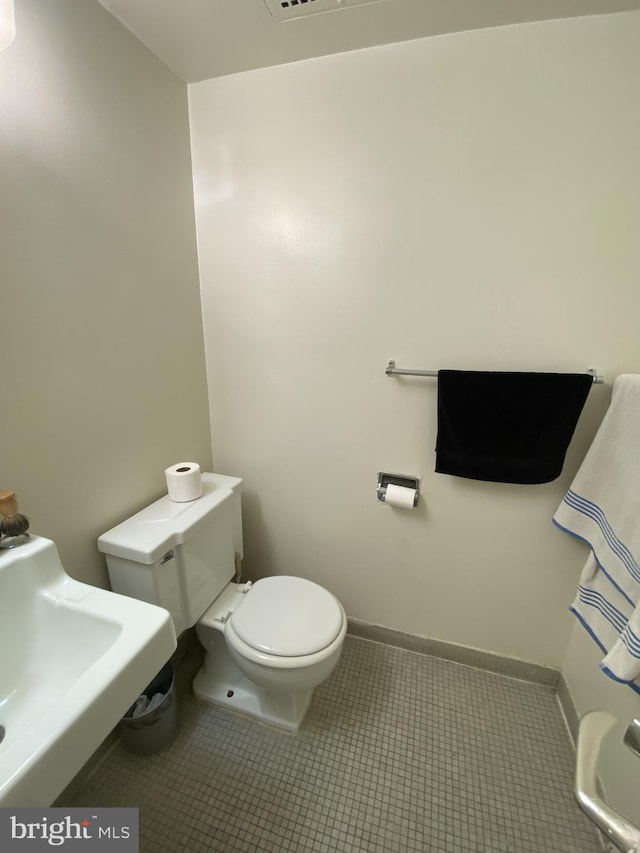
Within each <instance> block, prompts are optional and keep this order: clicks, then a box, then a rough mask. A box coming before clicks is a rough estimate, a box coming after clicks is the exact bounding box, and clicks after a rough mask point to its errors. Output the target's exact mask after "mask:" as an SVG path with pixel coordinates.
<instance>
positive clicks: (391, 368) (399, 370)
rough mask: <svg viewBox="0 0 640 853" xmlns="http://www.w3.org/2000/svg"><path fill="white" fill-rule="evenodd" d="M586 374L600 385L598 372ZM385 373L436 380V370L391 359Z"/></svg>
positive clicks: (593, 370)
mask: <svg viewBox="0 0 640 853" xmlns="http://www.w3.org/2000/svg"><path fill="white" fill-rule="evenodd" d="M586 372H587V373H588V374H589V376H591V378H592V379H593V384H594V385H602V383H603V382H604V379H603V378H602V377H601V376H598V372H597V369H596V368H595V367H588V368H587V370H586ZM385 373H386V374H387V376H435V377H436V378H437V376H438V371H437V370H409V368H407V367H396V363H395V361H394V360H393V359H390V360H389V361H388V362H387V367H386V369H385Z"/></svg>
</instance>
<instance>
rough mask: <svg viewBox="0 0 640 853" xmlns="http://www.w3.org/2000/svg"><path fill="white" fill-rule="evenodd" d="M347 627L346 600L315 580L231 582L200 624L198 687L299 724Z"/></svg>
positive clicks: (211, 696) (244, 708)
mask: <svg viewBox="0 0 640 853" xmlns="http://www.w3.org/2000/svg"><path fill="white" fill-rule="evenodd" d="M346 632H347V618H346V614H345V612H344V610H343V608H342V605H341V604H340V602H339V601H338V600H337V598H335V597H334V596H333V595H332V594H331V593H330V592H328V591H327V590H326V589H324V588H323V587H321V586H319V585H318V584H316V583H313V582H312V581H308V580H305V579H303V578H298V577H291V576H277V577H270V578H263V579H262V580H259V581H256V583H254V584H246V585H244V586H241V585H238V584H233V583H231V584H229V586H228V587H227V588H225V590H224V591H223V593H222V594H221V596H219V597H218V599H216V601H214V603H213V604H212V605H211V607H209V608H208V610H207V611H206V612H205V614H204V615H203V617H202V618H201V619H200V620H199V621H198V623H197V624H196V633H197V636H198V639H199V640H200V643H201V644H202V646H203V647H204V649H205V653H206V654H205V661H204V664H203V666H202V669H201V670H200V672H199V673H198V675H197V676H196V679H195V681H194V685H193V689H194V693H195V694H196V696H198V698H200V699H203V700H205V701H209V702H214V703H216V704H219V705H224V706H225V707H227V708H231V709H233V710H235V711H239V712H241V713H244V714H247V715H249V716H254V717H258V718H259V719H261V720H262V721H263V722H266V723H270V724H271V725H275V726H278V727H279V728H283V729H287V730H289V731H297V730H298V729H299V727H300V724H301V722H302V719H303V718H304V714H305V712H306V710H307V708H308V705H309V702H310V700H311V695H312V693H313V689H314V688H315V687H317V685H319V684H321V683H322V682H323V681H325V680H326V679H327V678H328V677H329V676H330V675H331V673H332V672H333V670H334V669H335V666H336V664H337V663H338V660H339V659H340V654H341V652H342V645H343V643H344V638H345V635H346Z"/></svg>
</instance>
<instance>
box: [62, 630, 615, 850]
mask: <svg viewBox="0 0 640 853" xmlns="http://www.w3.org/2000/svg"><path fill="white" fill-rule="evenodd" d="M180 703H181V707H180V711H181V725H180V733H179V735H178V737H177V739H176V740H175V742H174V743H173V744H172V745H171V746H170V747H169V748H167V749H166V750H164V751H163V752H161V753H159V754H158V755H155V756H152V757H146V758H145V757H140V756H136V755H133V754H131V753H128V752H126V751H125V750H124V748H123V747H121V746H120V745H118V746H116V748H115V749H114V750H113V751H112V752H111V753H110V754H109V755H108V756H107V758H106V759H105V760H104V761H103V762H102V763H101V765H100V766H99V767H98V768H97V770H96V771H95V772H94V773H93V775H92V776H91V777H90V778H89V779H88V780H87V781H86V782H85V783H84V785H83V787H82V788H81V789H80V790H79V791H77V793H76V794H75V795H74V796H73V798H71V799H70V800H69V801H68V802H66V803H64V805H66V806H86V807H88V806H137V807H139V809H140V850H141V851H142V853H187V851H188V853H202V852H203V851H214V852H215V853H218V851H219V852H220V853H226V851H246V853H249V851H256V853H270V851H273V853H281V851H282V852H284V851H295V853H329V852H330V851H331V853H335V852H336V851H339V852H340V853H352V852H354V851H366V852H367V853H374V851H380V852H381V853H395V851H398V853H400V851H401V852H402V853H503V851H504V853H506V851H509V852H510V853H600V846H599V843H598V841H597V838H596V834H595V830H594V829H593V827H592V824H591V823H590V822H589V820H588V818H587V817H586V816H585V815H584V814H583V813H582V812H581V810H580V809H579V807H578V806H577V804H576V803H575V800H574V798H573V794H572V784H573V770H574V756H573V749H572V746H571V743H570V741H569V737H568V735H567V733H566V729H565V726H564V723H563V720H562V717H561V714H560V710H559V707H558V704H557V701H556V698H555V694H554V693H553V691H552V690H551V689H550V688H548V687H542V686H539V685H535V684H530V683H526V682H523V681H516V680H514V679H510V678H506V677H504V676H501V675H495V674H493V673H488V672H484V671H482V670H479V669H474V668H472V667H467V666H463V665H460V664H456V663H451V662H449V661H444V660H439V659H437V658H433V657H428V656H426V655H422V654H417V653H415V652H409V651H405V650H402V649H397V648H392V647H389V646H385V645H381V644H379V643H374V642H371V641H368V640H363V639H357V638H355V637H348V638H347V641H346V643H345V650H344V653H343V656H342V659H341V661H340V664H339V666H338V668H337V669H336V671H335V672H334V674H333V675H332V677H331V678H330V679H329V681H327V682H326V683H325V684H324V685H321V687H319V688H317V689H316V691H315V694H314V697H313V700H312V704H311V707H310V709H309V711H308V713H307V717H306V719H305V721H304V724H303V727H302V730H301V732H300V733H299V734H298V735H287V734H281V733H280V732H278V731H275V730H273V729H269V728H267V727H265V726H263V725H261V724H260V723H256V722H254V721H252V720H248V719H244V718H242V717H239V716H236V715H234V714H232V713H230V712H228V711H225V710H222V709H218V708H215V707H214V706H207V705H205V704H202V703H200V702H199V701H198V700H196V699H194V698H193V696H192V695H191V694H190V692H189V691H187V690H185V691H183V692H182V691H181V695H180ZM59 804H60V805H62V803H59Z"/></svg>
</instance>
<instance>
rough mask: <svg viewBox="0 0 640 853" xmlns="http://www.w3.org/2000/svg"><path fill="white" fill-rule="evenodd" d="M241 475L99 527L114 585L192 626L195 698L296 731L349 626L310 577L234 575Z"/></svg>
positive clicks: (213, 478) (207, 481) (210, 480)
mask: <svg viewBox="0 0 640 853" xmlns="http://www.w3.org/2000/svg"><path fill="white" fill-rule="evenodd" d="M241 485H242V480H241V479H239V478H238V477H227V476H224V475H221V474H202V486H203V492H202V495H201V497H199V498H197V499H196V500H194V501H189V502H186V503H175V502H173V501H170V500H169V498H168V496H165V497H163V498H160V499H159V500H157V501H155V503H152V504H151V505H150V506H148V507H146V508H145V509H143V510H141V511H140V512H138V513H137V514H136V515H134V516H132V517H131V518H129V519H127V520H126V521H123V522H122V524H119V525H117V526H116V527H114V528H112V529H111V530H109V531H108V532H107V533H103V534H102V536H100V537H99V539H98V549H99V550H100V551H101V552H102V553H104V554H105V556H106V560H107V569H108V572H109V579H110V581H111V586H112V588H113V590H114V592H119V593H122V594H124V595H128V596H130V597H132V598H138V599H141V600H143V601H148V602H150V603H152V604H157V605H160V606H161V607H164V608H166V609H167V610H168V611H169V612H170V614H171V616H172V618H173V622H174V625H175V629H176V634H177V635H178V636H179V635H180V634H181V633H182V632H183V631H185V630H186V629H187V628H190V627H192V626H194V625H195V628H196V634H197V637H198V639H199V641H200V643H201V644H202V646H203V647H204V650H205V656H204V663H203V665H202V667H201V669H200V671H199V672H198V674H197V675H196V677H195V680H194V683H193V690H194V693H195V694H196V696H198V698H200V699H202V700H204V701H206V702H212V703H215V704H218V705H223V706H224V707H226V708H230V709H232V710H234V711H238V712H240V713H242V714H246V715H248V716H251V717H255V718H257V719H259V720H261V721H263V722H265V723H268V724H270V725H273V726H277V727H278V728H281V729H284V730H287V731H290V732H297V731H298V729H299V728H300V725H301V723H302V720H303V718H304V715H305V713H306V711H307V708H308V707H309V702H310V701H311V696H312V693H313V689H314V688H315V687H317V686H318V685H319V684H321V683H322V682H323V681H325V680H326V679H327V678H328V677H329V676H330V675H331V673H332V672H333V670H334V668H335V666H336V664H337V663H338V660H339V659H340V654H341V651H342V646H343V643H344V638H345V635H346V632H347V618H346V615H345V612H344V610H343V608H342V605H341V604H340V602H339V601H338V599H337V598H336V597H335V596H334V595H333V594H332V593H330V592H329V591H328V590H326V589H324V588H323V587H321V586H319V585H318V584H316V583H313V582H312V581H309V580H306V579H305V578H299V577H292V576H289V575H279V576H276V577H267V578H262V579H261V580H258V581H256V582H255V583H251V582H247V583H237V582H235V580H234V578H235V577H236V575H237V570H236V566H237V565H238V563H239V560H240V558H241V557H242V555H243V549H242V516H241V509H240V486H241Z"/></svg>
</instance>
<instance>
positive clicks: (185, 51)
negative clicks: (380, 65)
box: [99, 0, 640, 83]
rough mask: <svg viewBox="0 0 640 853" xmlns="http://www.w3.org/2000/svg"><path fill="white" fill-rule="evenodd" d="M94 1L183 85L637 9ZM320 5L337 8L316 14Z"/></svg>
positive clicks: (519, 1) (384, 1)
mask: <svg viewBox="0 0 640 853" xmlns="http://www.w3.org/2000/svg"><path fill="white" fill-rule="evenodd" d="M99 2H100V3H101V4H102V5H103V6H104V7H105V8H106V9H108V10H109V11H110V12H111V13H112V14H113V15H115V16H116V18H118V19H119V20H120V21H122V23H123V24H124V25H125V26H126V27H128V28H129V29H130V30H131V31H132V32H133V33H134V34H135V35H136V36H137V37H138V38H139V39H140V41H142V42H143V43H144V44H145V45H146V46H147V47H148V48H150V49H151V50H152V51H153V52H154V53H155V54H156V55H157V56H159V57H160V59H162V60H163V62H165V63H166V64H167V65H168V66H169V67H170V68H172V69H173V71H175V73H176V74H177V75H178V76H179V77H181V78H182V79H183V80H185V81H186V82H188V83H193V82H196V81H198V80H206V79H208V78H210V77H220V76H223V75H225V74H234V73H236V72H238V71H247V70H249V69H253V68H263V67H266V66H269V65H281V64H283V63H287V62H294V61H296V60H299V59H309V58H311V57H314V56H326V55H328V54H331V53H341V52H343V51H347V50H356V49H358V48H363V47H371V46H372V45H381V44H389V43H392V42H399V41H408V40H409V39H415V38H422V37H424V36H431V35H439V34H442V33H451V32H460V31H463V30H472V29H479V28H484V27H496V26H503V25H505V24H516V23H523V22H527V21H540V20H550V19H553V18H570V17H576V16H581V15H594V14H605V13H611V12H625V11H631V10H637V9H640V0H364V2H363V0H296V3H295V4H294V3H293V0H289V2H290V3H291V6H290V7H289V9H288V10H286V9H285V10H284V14H291V13H293V14H298V12H303V13H304V16H303V17H297V18H295V19H292V20H286V21H278V20H276V18H274V17H273V16H272V14H271V13H270V12H269V9H268V8H267V5H266V2H265V0H99ZM269 2H273V0H269ZM275 2H276V4H280V5H282V2H283V0H275ZM285 2H286V0H285ZM312 3H317V5H316V6H312V5H311V4H312ZM303 4H305V5H304V6H303ZM327 5H335V6H336V7H337V10H334V11H326V12H322V13H320V14H318V13H317V12H316V10H318V9H323V8H326V6H327ZM293 6H297V8H296V9H293ZM311 9H313V11H314V12H316V13H315V14H309V11H310V10H311Z"/></svg>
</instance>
